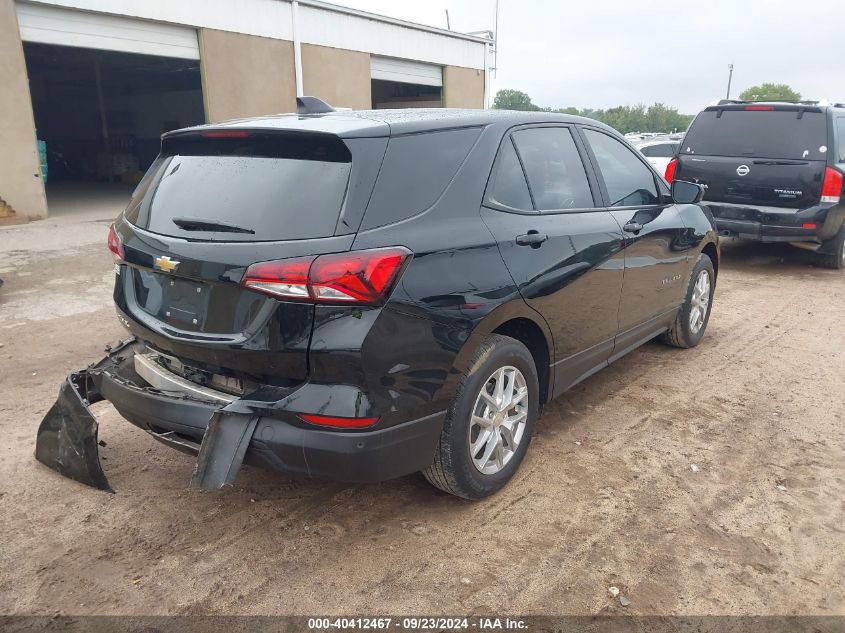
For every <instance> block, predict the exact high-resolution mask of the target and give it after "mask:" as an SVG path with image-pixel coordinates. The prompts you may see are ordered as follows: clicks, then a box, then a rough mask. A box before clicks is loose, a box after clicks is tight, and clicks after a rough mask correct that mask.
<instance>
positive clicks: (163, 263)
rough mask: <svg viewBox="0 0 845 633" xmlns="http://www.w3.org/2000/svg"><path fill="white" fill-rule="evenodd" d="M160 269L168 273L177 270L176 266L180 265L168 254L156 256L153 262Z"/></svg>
mask: <svg viewBox="0 0 845 633" xmlns="http://www.w3.org/2000/svg"><path fill="white" fill-rule="evenodd" d="M153 265H154V266H155V267H156V268H158V269H159V270H163V271H164V272H166V273H172V272H173V271H174V270H176V267H177V266H178V265H179V262H177V261H176V260H175V259H170V258H169V257H168V256H167V255H162V256H161V257H156V259H155V262H154V264H153Z"/></svg>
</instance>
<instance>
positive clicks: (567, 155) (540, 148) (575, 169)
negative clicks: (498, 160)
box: [513, 127, 594, 211]
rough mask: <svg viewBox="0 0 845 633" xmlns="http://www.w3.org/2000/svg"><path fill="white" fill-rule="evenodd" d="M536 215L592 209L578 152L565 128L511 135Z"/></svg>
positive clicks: (541, 129)
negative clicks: (537, 211)
mask: <svg viewBox="0 0 845 633" xmlns="http://www.w3.org/2000/svg"><path fill="white" fill-rule="evenodd" d="M513 139H514V142H515V143H516V148H517V149H518V150H519V155H520V157H521V158H522V164H523V165H524V166H525V175H526V176H527V177H528V184H529V185H530V187H531V194H532V195H533V196H534V205H535V206H536V207H537V209H538V210H540V211H552V210H556V209H586V208H590V207H593V206H594V205H593V195H592V194H591V193H590V183H589V181H588V180H587V173H586V172H585V171H584V164H583V163H582V162H581V156H580V155H579V154H578V148H577V147H576V145H575V141H574V140H573V138H572V133H571V132H570V131H569V129H567V128H555V127H542V128H534V129H530V130H520V131H519V132H514V134H513Z"/></svg>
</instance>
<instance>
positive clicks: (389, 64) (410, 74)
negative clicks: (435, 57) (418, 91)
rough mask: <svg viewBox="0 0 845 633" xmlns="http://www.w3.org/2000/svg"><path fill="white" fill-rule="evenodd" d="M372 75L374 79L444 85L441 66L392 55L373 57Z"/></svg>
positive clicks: (371, 59) (424, 84)
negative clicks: (395, 57)
mask: <svg viewBox="0 0 845 633" xmlns="http://www.w3.org/2000/svg"><path fill="white" fill-rule="evenodd" d="M370 76H371V77H372V78H373V79H383V80H385V81H398V82H401V83H404V84H421V85H423V86H442V85H443V68H441V67H440V66H435V65H434V64H423V63H422V62H409V61H406V60H404V59H392V58H390V57H375V56H373V57H371V58H370Z"/></svg>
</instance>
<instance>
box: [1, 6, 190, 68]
mask: <svg viewBox="0 0 845 633" xmlns="http://www.w3.org/2000/svg"><path fill="white" fill-rule="evenodd" d="M15 8H16V10H17V15H18V25H19V27H20V32H21V39H22V40H23V41H25V42H38V43H40V44H59V45H62V46H79V47H83V48H95V49H100V50H110V51H121V52H124V53H142V54H146V55H160V56H163V57H179V58H182V59H199V58H200V50H199V44H198V42H197V31H196V29H194V28H191V27H186V26H177V25H175V24H166V23H163V22H151V21H147V20H138V19H133V18H126V17H121V16H115V15H105V14H102V13H89V12H85V11H75V10H72V9H65V8H61V7H51V6H46V5H35V4H17V5H16V6H15Z"/></svg>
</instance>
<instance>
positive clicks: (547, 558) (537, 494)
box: [0, 217, 845, 615]
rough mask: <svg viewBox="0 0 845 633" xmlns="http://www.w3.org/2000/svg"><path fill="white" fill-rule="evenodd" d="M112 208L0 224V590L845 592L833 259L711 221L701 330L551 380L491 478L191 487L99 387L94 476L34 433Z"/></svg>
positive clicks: (556, 601) (232, 604) (436, 599)
mask: <svg viewBox="0 0 845 633" xmlns="http://www.w3.org/2000/svg"><path fill="white" fill-rule="evenodd" d="M106 231H107V222H105V221H98V219H97V218H89V219H87V220H84V219H79V218H72V217H71V218H60V219H58V220H51V221H47V222H39V223H33V224H30V225H27V226H23V227H7V228H2V229H0V276H2V277H3V278H4V279H5V280H6V285H5V286H4V287H3V288H2V290H0V343H2V348H0V393H2V401H1V402H0V429H1V430H2V438H3V439H2V441H1V442H0V451H2V452H0V532H2V534H3V538H2V541H1V542H0V613H15V614H31V613H35V614H53V613H62V614H91V613H98V614H217V613H247V614H354V613H372V612H374V611H376V612H381V613H392V614H402V613H444V614H450V615H451V614H458V613H461V614H472V613H490V612H495V613H499V614H507V613H513V614H594V613H619V612H628V613H637V614H710V613H719V614H728V613H730V614H740V613H743V614H795V613H800V614H806V613H813V614H843V613H845V586H843V583H842V579H843V578H845V521H844V520H843V517H845V434H844V433H843V429H845V407H843V400H844V399H845V380H844V379H843V375H845V369H844V367H845V352H843V350H845V274H842V273H837V272H834V271H825V270H821V269H818V268H814V267H812V266H809V265H808V259H809V255H808V254H807V253H803V252H801V251H797V250H793V249H791V248H789V247H787V246H754V245H747V244H737V243H727V244H726V245H725V246H724V248H723V252H724V262H723V270H722V273H721V277H720V278H719V284H718V287H717V293H716V299H715V308H714V312H713V317H712V319H711V322H710V328H709V330H708V333H707V336H706V338H705V339H704V341H703V342H702V344H701V345H700V346H699V347H698V348H696V349H694V350H689V351H680V350H674V349H670V348H667V347H664V346H661V345H659V344H656V343H653V344H649V345H646V346H645V347H644V348H642V349H641V350H639V351H637V352H635V353H633V354H631V355H629V356H628V357H627V358H625V359H623V360H621V361H619V362H618V363H616V364H615V365H613V366H612V367H611V368H609V369H607V370H605V371H603V372H601V373H599V374H598V375H596V376H594V377H593V378H591V379H589V380H588V381H586V382H585V383H583V384H582V385H580V386H579V387H577V388H575V389H574V390H573V391H572V392H571V393H569V394H568V395H566V396H564V397H563V398H561V399H559V400H557V401H555V402H553V403H552V404H551V405H550V406H548V407H547V409H546V411H545V413H544V414H543V416H542V419H541V420H540V423H539V425H538V429H537V433H536V436H535V438H534V442H533V444H532V446H531V450H530V451H529V453H528V457H527V458H526V461H525V463H524V464H523V466H522V469H521V471H520V473H519V474H518V476H517V478H516V480H515V481H513V482H512V483H511V485H510V486H509V487H508V488H507V489H506V490H505V491H503V492H502V493H500V494H498V495H497V496H495V497H493V498H491V499H489V500H486V501H483V502H480V503H468V502H464V501H459V500H457V499H454V498H452V497H449V496H445V495H442V494H438V493H437V492H435V491H434V490H433V489H432V488H431V487H429V486H428V485H427V484H426V483H425V481H424V480H423V479H422V477H421V476H411V477H406V478H403V479H400V480H397V481H392V482H388V483H384V484H381V485H373V486H345V485H338V484H334V483H326V482H319V481H312V480H306V479H301V478H293V477H288V476H285V475H282V474H277V473H270V472H263V471H259V470H256V469H249V468H246V469H244V471H243V472H242V473H241V475H240V476H239V478H238V481H237V485H236V486H235V487H234V489H230V490H226V491H223V492H214V493H210V492H197V491H191V490H188V489H187V483H188V479H189V477H190V474H191V469H192V466H193V460H192V458H191V457H189V456H187V455H183V454H180V453H177V452H174V451H172V450H171V449H168V448H166V447H165V446H162V445H160V444H158V443H156V442H154V441H153V440H151V439H150V438H148V437H147V436H146V435H145V434H144V433H143V432H142V431H140V430H138V429H136V428H135V427H133V426H131V425H129V424H128V423H126V422H124V421H122V420H121V419H120V418H119V416H118V415H117V414H116V413H115V412H114V410H113V409H111V408H110V405H108V404H107V403H104V404H102V405H98V408H97V411H98V414H99V417H100V421H101V427H100V430H101V434H100V437H101V438H102V439H103V440H105V442H106V443H107V446H106V447H105V448H103V449H102V451H101V454H102V456H103V460H104V468H105V470H106V473H107V474H108V476H109V479H110V480H111V483H112V484H113V486H114V487H115V488H116V490H117V491H118V492H117V494H115V495H109V494H107V493H103V492H98V491H95V490H92V489H89V488H86V487H84V486H81V485H79V484H76V483H74V482H71V481H69V480H66V479H63V478H61V477H59V476H58V475H57V474H56V473H54V472H52V471H50V470H48V469H46V468H45V467H43V466H41V465H40V464H38V463H37V462H36V461H35V460H34V459H33V457H32V454H33V445H34V439H35V431H36V428H37V426H38V423H39V421H40V419H41V417H42V415H43V414H44V413H45V412H46V411H47V409H48V408H49V406H50V405H51V404H52V402H53V401H54V399H55V396H56V393H57V390H58V387H59V384H60V382H61V380H62V379H63V378H64V376H65V374H66V373H67V372H68V371H70V370H71V369H75V368H78V367H81V366H84V365H86V364H87V363H88V362H90V361H93V360H96V359H98V358H99V357H100V354H101V350H102V348H103V346H104V344H105V343H107V342H112V341H115V340H117V339H119V338H120V337H121V336H122V335H123V331H122V328H121V327H120V325H119V324H118V322H117V319H116V318H115V317H114V313H113V310H112V308H111V304H110V301H111V299H110V294H111V283H112V272H111V262H110V258H109V254H108V253H107V251H106V250H105V247H104V244H105V236H106ZM693 464H694V465H696V466H697V467H698V469H697V472H696V471H695V469H693V468H691V467H692V465H693ZM611 585H615V586H617V587H619V588H620V589H621V590H622V594H623V595H624V596H626V597H627V598H628V599H630V601H631V603H630V606H628V607H627V608H623V607H621V606H620V604H619V601H618V599H617V600H614V599H613V598H612V597H611V596H610V595H609V593H608V587H609V586H611Z"/></svg>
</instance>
